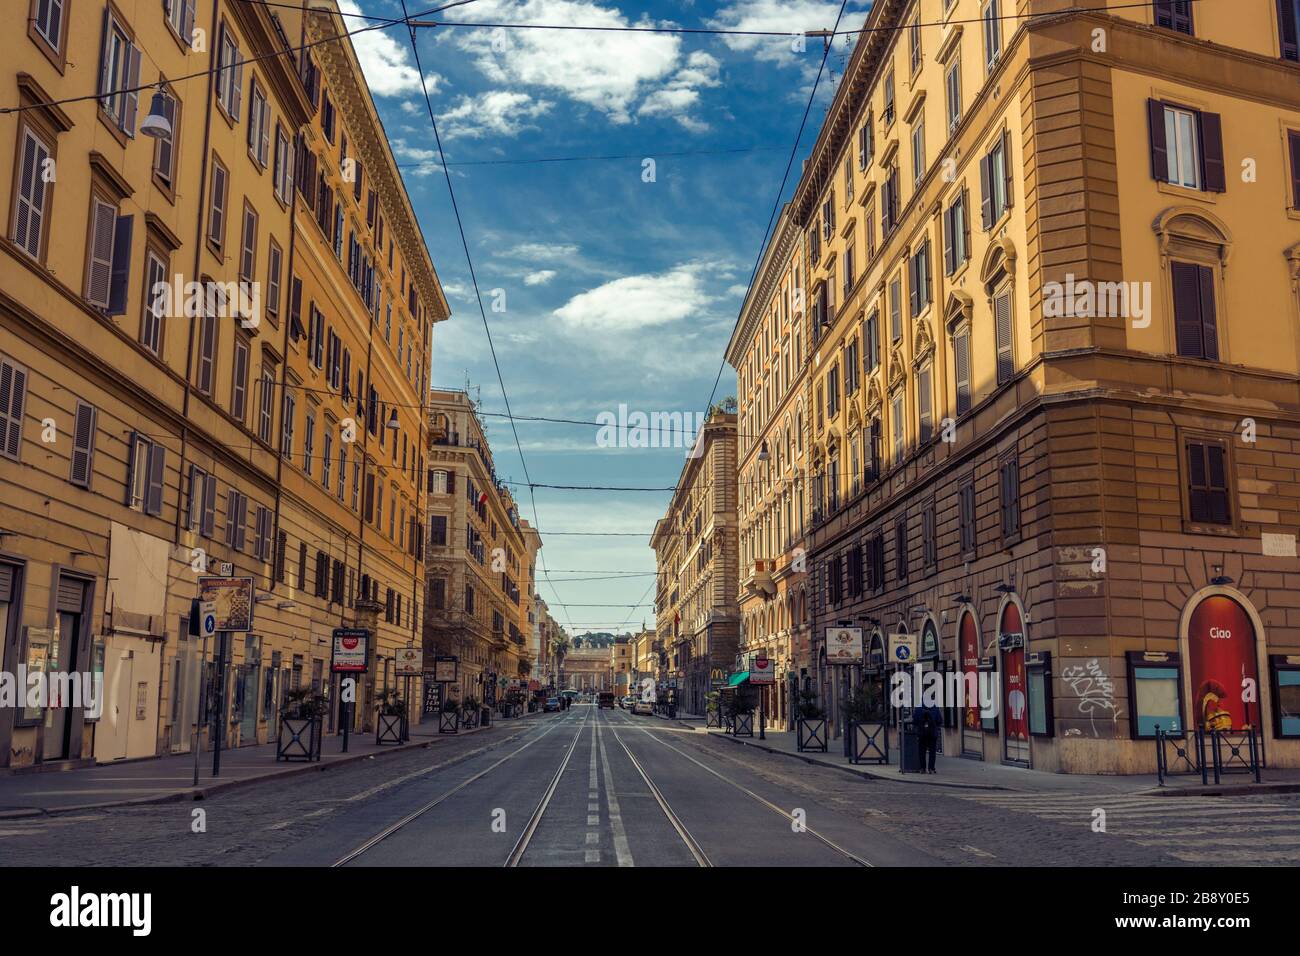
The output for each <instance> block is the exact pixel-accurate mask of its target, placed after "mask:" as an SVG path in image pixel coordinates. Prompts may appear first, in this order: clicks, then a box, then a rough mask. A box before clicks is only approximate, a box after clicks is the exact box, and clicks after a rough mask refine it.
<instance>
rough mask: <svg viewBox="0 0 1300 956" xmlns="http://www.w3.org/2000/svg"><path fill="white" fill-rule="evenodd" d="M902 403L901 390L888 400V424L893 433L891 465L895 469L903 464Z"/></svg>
mask: <svg viewBox="0 0 1300 956" xmlns="http://www.w3.org/2000/svg"><path fill="white" fill-rule="evenodd" d="M903 401H904V400H903V392H902V390H901V389H900V390H899V391H897V392H895V393H894V395H893V397H892V398H891V399H890V409H891V412H892V419H893V420H892V421H891V422H890V425H891V431H892V432H893V439H894V458H893V461H892V463H891V464H892V465H893V466H894V467H897V466H898V465H901V464H902V463H903V432H904V427H905V426H904V417H903Z"/></svg>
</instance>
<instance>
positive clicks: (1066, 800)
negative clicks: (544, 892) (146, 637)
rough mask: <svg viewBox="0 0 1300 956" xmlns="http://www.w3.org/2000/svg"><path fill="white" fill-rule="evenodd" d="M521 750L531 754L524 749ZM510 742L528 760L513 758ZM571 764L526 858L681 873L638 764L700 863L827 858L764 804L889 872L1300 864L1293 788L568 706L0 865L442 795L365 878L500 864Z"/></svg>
mask: <svg viewBox="0 0 1300 956" xmlns="http://www.w3.org/2000/svg"><path fill="white" fill-rule="evenodd" d="M595 718H598V719H595ZM584 721H586V722H584ZM551 734H553V735H554V736H550V737H549V739H548V740H546V741H545V742H541V740H542V738H543V737H546V736H547V735H551ZM530 741H538V742H539V745H538V746H537V747H535V748H534V747H531V744H530ZM620 741H622V743H620ZM623 743H626V745H627V749H626V750H624V749H623ZM570 744H572V746H570ZM524 745H529V747H528V748H525V746H524ZM601 747H604V749H605V753H602V752H601V750H600V748H601ZM523 749H528V753H527V754H526V755H521V756H520V757H519V758H518V759H515V758H513V757H512V756H510V755H512V754H513V753H514V751H516V750H520V752H521V754H522V750H523ZM568 751H572V758H571V760H570V761H569V765H570V766H569V769H568V770H566V771H565V773H564V774H561V775H560V777H559V778H557V779H558V780H559V784H558V786H557V788H556V794H557V797H556V800H555V803H554V805H553V810H548V812H547V814H546V815H545V817H544V818H543V820H542V823H541V825H540V827H539V828H538V830H537V838H536V840H535V843H534V846H535V848H536V849H535V852H534V850H530V851H529V854H530V856H529V858H528V859H527V860H525V862H526V863H529V862H531V863H535V864H538V865H565V864H573V865H584V864H591V863H599V864H601V865H628V862H630V861H632V862H633V865H637V864H638V863H639V864H640V865H644V864H654V863H658V864H662V865H692V861H691V858H690V854H688V853H685V852H684V851H683V849H682V846H681V844H680V843H679V842H678V840H677V837H676V835H675V834H674V831H673V830H672V828H670V827H669V826H668V825H667V818H666V817H665V815H664V813H663V811H662V809H661V808H660V805H659V804H658V801H657V798H655V796H654V794H653V793H652V792H651V790H650V788H649V787H648V786H646V785H645V784H644V782H643V779H642V778H641V777H640V771H639V770H637V769H636V765H637V764H639V765H640V767H641V768H642V769H643V770H644V771H645V772H646V773H647V774H648V775H649V776H650V778H651V780H653V781H654V782H655V784H656V788H657V789H658V790H659V791H660V795H661V796H662V797H663V798H665V799H666V801H667V802H668V803H669V804H670V805H671V807H672V809H673V811H674V812H675V813H676V814H677V815H679V817H680V820H681V821H682V822H683V823H684V824H685V826H686V827H687V828H688V829H689V830H690V832H691V833H692V834H693V835H694V837H695V838H697V839H698V840H699V844H700V846H701V847H703V849H704V851H705V852H707V853H708V854H709V856H710V857H716V858H715V859H713V860H712V862H714V863H716V864H717V865H730V864H735V863H740V862H750V860H748V859H746V857H745V856H744V855H743V852H744V851H743V848H744V847H745V846H746V844H745V841H744V840H743V839H742V837H743V834H739V833H737V832H735V831H736V828H737V827H738V826H740V824H739V823H738V822H737V821H739V820H742V819H744V820H746V821H747V822H746V823H745V824H744V825H745V826H746V827H750V828H753V827H755V826H757V827H762V828H767V830H766V833H767V835H766V837H765V841H766V842H767V843H768V845H769V847H770V848H769V850H768V851H767V853H768V856H767V857H766V858H764V859H762V860H761V862H764V863H767V864H768V865H775V864H779V863H782V862H792V863H793V862H800V863H810V864H811V865H823V864H826V865H829V864H831V863H833V862H836V861H834V860H831V859H830V858H829V857H827V858H826V859H823V857H822V856H819V855H817V854H815V853H812V852H810V851H808V850H807V849H805V848H804V846H803V845H802V844H799V843H798V841H797V840H795V841H791V840H789V839H788V834H785V835H784V836H783V833H784V831H786V830H789V827H790V825H789V823H788V822H785V821H782V819H781V815H780V813H778V812H773V810H783V811H788V812H794V811H796V810H800V811H802V812H803V818H804V819H805V820H806V823H807V826H808V827H809V828H812V829H814V830H821V831H822V832H825V833H830V834H833V835H834V839H835V840H836V841H838V842H841V843H843V844H845V845H847V846H851V847H853V848H854V852H861V853H862V854H863V855H864V856H866V857H867V858H868V859H872V860H873V862H876V863H878V864H882V863H883V864H886V865H887V864H890V863H899V862H916V863H920V864H936V863H938V864H949V865H964V866H971V865H975V866H1028V865H1047V866H1071V865H1090V866H1129V865H1139V864H1146V865H1157V866H1197V865H1207V864H1219V865H1295V864H1296V863H1300V795H1294V794H1270V795H1267V796H1259V797H1218V798H1214V797H1136V796H1127V795H1123V796H1121V795H1108V796H1097V795H1096V794H1091V795H1088V794H1074V793H1052V794H1042V795H1039V794H1025V793H1008V792H998V791H958V790H940V789H938V788H930V787H919V786H915V785H907V784H902V783H897V784H896V783H891V782H889V781H883V780H857V779H854V778H852V777H850V776H848V775H846V774H843V773H841V772H838V771H835V770H832V769H829V768H821V767H816V766H813V765H809V764H807V763H804V762H802V761H796V760H792V759H790V758H788V757H785V756H781V755H777V754H770V753H765V752H763V751H759V750H756V749H750V748H739V747H736V746H735V745H734V744H732V743H730V742H727V741H716V740H711V739H709V738H707V737H705V736H704V735H700V734H691V733H683V732H674V731H673V730H672V729H668V728H665V727H664V725H663V724H662V723H660V722H657V721H654V720H652V719H650V718H634V717H630V716H628V715H626V714H623V713H621V712H619V713H615V714H610V713H609V712H605V713H604V714H595V713H592V712H589V711H586V710H585V709H582V710H575V711H574V712H571V713H566V714H564V715H556V716H555V717H549V716H548V717H547V718H546V719H545V720H544V721H542V720H539V721H535V722H531V723H530V725H529V726H527V727H523V728H521V729H520V730H519V731H518V732H517V733H513V734H511V735H509V736H504V737H501V738H492V739H490V740H485V739H483V738H479V739H477V740H476V739H474V738H472V737H469V738H463V739H460V740H456V741H451V742H448V745H447V746H444V747H440V748H438V749H437V750H436V752H435V751H424V750H419V751H412V752H409V753H403V754H394V755H390V756H388V757H386V758H384V759H383V760H367V761H361V762H358V763H356V764H351V765H348V766H343V767H338V768H335V769H333V770H330V771H329V772H326V773H320V774H305V775H301V776H296V777H293V778H288V779H284V780H280V781H277V782H269V783H265V784H258V785H253V786H248V787H244V788H239V789H234V790H230V791H226V792H222V793H219V794H216V795H214V796H213V797H211V798H209V799H208V800H205V801H202V802H198V803H190V802H187V803H175V804H160V805H155V806H146V807H132V808H120V809H113V810H104V811H95V812H89V813H84V814H76V815H69V816H52V817H45V818H41V817H36V818H27V819H13V820H0V862H2V863H3V864H4V865H7V866H25V865H55V866H74V865H75V866H95V865H182V866H193V865H258V864H263V865H266V864H272V865H274V864H296V865H323V864H327V863H329V862H332V861H333V860H334V859H336V858H338V857H339V856H340V855H342V854H343V853H345V852H347V851H348V850H349V849H351V848H353V847H355V846H357V845H359V844H360V843H362V842H364V841H365V840H366V839H368V838H369V837H370V836H371V835H373V834H374V833H376V832H378V831H380V830H382V829H383V828H384V827H386V826H388V825H390V824H391V823H393V822H395V821H398V820H400V819H402V818H403V817H404V816H405V815H407V814H409V813H411V812H412V810H413V809H416V808H419V807H420V806H423V805H425V804H426V803H427V802H428V801H429V800H430V799H432V797H433V796H435V795H437V794H440V793H444V792H450V791H452V790H455V791H456V796H455V798H454V799H448V800H447V801H446V803H445V804H443V805H440V807H439V809H438V810H437V812H436V813H433V814H430V815H429V816H428V817H427V818H423V819H422V820H421V822H420V824H419V825H418V826H412V827H410V828H409V830H408V831H407V832H406V833H404V836H403V840H402V841H398V842H399V843H404V845H405V846H404V847H403V846H400V845H398V846H395V845H391V844H390V845H388V846H387V847H386V848H385V849H384V850H383V851H382V852H378V853H373V854H371V855H370V859H369V862H370V863H371V864H372V865H381V864H382V863H383V862H385V861H387V860H388V859H389V858H390V857H391V858H392V861H393V862H403V863H421V862H429V863H439V862H441V863H451V864H453V865H458V864H459V865H465V864H473V863H481V864H487V865H500V863H501V862H502V861H503V859H504V858H505V855H506V854H505V851H508V850H509V846H510V845H511V844H513V842H514V837H513V836H512V835H511V834H513V833H516V832H518V831H519V830H520V828H521V826H522V823H523V821H524V820H526V819H527V817H528V815H529V813H530V812H531V809H532V808H533V807H534V806H535V805H536V804H537V801H538V800H539V799H540V797H541V795H542V794H543V793H544V792H545V790H546V787H547V784H548V783H549V782H550V781H551V778H552V776H553V775H555V773H556V771H557V769H558V767H559V766H560V760H561V756H562V754H563V753H565V752H568ZM598 756H599V764H600V772H599V773H598V772H597V770H596V767H597V757H598ZM503 758H506V759H504V760H503ZM633 761H635V763H634V762H633ZM484 771H486V772H484ZM745 791H748V793H746V792H745ZM597 794H598V795H597ZM611 797H613V799H611ZM765 801H766V802H767V803H768V807H767V808H764V807H763V803H764V802H765ZM498 805H500V806H509V808H510V809H509V814H510V817H511V822H510V831H511V832H510V833H509V834H504V835H501V836H499V837H498V838H495V839H494V838H493V837H491V836H489V835H488V834H489V833H490V827H489V815H490V813H491V812H492V810H493V808H494V807H496V806H498ZM200 822H202V824H203V826H202V827H200V826H199V825H198V824H199V823H200ZM467 834H468V835H467ZM478 834H482V836H481V837H480V836H478ZM593 834H595V836H594V838H593ZM476 841H477V843H476ZM781 846H786V847H788V850H781V849H780V847H781ZM412 847H414V848H415V849H414V851H412V850H411V848H412ZM421 848H423V849H422V850H421ZM502 848H504V850H503V849H502ZM399 850H401V851H402V852H400V853H399V852H398V851H399ZM787 852H788V856H785V855H782V854H784V853H787ZM819 852H820V851H819ZM824 855H825V854H823V856H824ZM754 862H758V860H754ZM841 862H842V861H841Z"/></svg>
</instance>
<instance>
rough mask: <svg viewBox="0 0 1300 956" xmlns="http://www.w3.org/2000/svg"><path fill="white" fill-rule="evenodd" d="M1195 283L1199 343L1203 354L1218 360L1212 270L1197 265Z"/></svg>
mask: <svg viewBox="0 0 1300 956" xmlns="http://www.w3.org/2000/svg"><path fill="white" fill-rule="evenodd" d="M1196 272H1197V284H1198V286H1199V291H1200V318H1201V343H1202V347H1203V349H1204V354H1205V357H1206V358H1207V359H1209V360H1210V361H1212V362H1217V361H1218V360H1219V327H1218V320H1217V317H1216V313H1215V310H1214V270H1213V269H1211V268H1210V267H1209V266H1197V267H1196Z"/></svg>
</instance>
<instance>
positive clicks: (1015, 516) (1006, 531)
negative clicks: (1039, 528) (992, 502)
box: [998, 455, 1020, 541]
mask: <svg viewBox="0 0 1300 956" xmlns="http://www.w3.org/2000/svg"><path fill="white" fill-rule="evenodd" d="M998 500H999V502H1000V506H1001V512H1002V538H1003V540H1005V541H1013V540H1015V539H1016V538H1019V537H1020V462H1019V460H1018V459H1017V458H1016V456H1015V455H1011V456H1009V457H1007V458H1003V459H1002V460H1001V461H1000V462H999V463H998Z"/></svg>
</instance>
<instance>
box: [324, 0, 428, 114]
mask: <svg viewBox="0 0 1300 956" xmlns="http://www.w3.org/2000/svg"><path fill="white" fill-rule="evenodd" d="M339 9H340V10H342V11H343V12H344V13H361V12H362V10H361V8H360V7H359V6H357V4H356V0H339ZM345 19H346V21H347V24H348V29H350V30H356V29H358V28H359V27H360V26H363V25H365V24H366V23H368V22H370V21H362V20H359V19H355V18H352V17H347V18H345ZM406 35H407V34H406V31H405V30H393V31H392V32H389V31H388V30H367V31H366V32H365V33H357V34H354V35H353V36H352V47H353V49H355V50H356V51H357V61H358V62H359V63H360V64H361V70H362V72H363V73H365V75H366V84H367V85H368V86H369V87H370V92H371V95H373V96H398V95H400V94H403V93H420V92H421V86H420V73H419V71H418V70H416V68H415V62H414V59H413V58H412V57H411V51H410V48H409V46H408V45H407V44H406V43H405V42H404V41H405V38H406ZM424 79H425V82H426V83H427V84H428V87H429V95H430V96H432V95H433V94H434V93H436V92H437V90H438V86H439V84H440V83H442V77H441V76H439V75H438V74H437V73H426V74H425V77H424Z"/></svg>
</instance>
